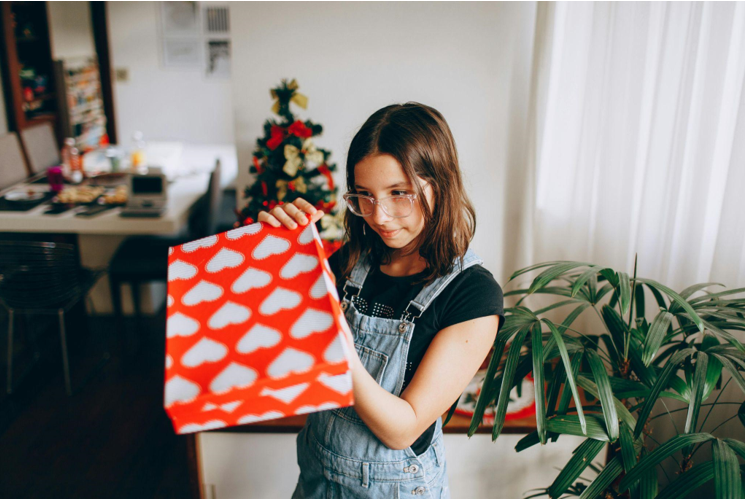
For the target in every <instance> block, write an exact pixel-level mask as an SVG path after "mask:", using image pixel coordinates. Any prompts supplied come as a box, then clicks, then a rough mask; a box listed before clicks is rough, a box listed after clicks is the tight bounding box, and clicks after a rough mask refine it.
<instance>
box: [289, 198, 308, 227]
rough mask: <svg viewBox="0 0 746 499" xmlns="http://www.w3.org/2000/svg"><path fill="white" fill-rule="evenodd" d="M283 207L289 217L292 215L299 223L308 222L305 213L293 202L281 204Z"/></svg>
mask: <svg viewBox="0 0 746 499" xmlns="http://www.w3.org/2000/svg"><path fill="white" fill-rule="evenodd" d="M283 207H284V208H285V212H286V213H288V214H289V215H290V216H291V217H293V218H294V219H295V220H296V221H297V222H298V223H299V224H301V225H306V224H308V217H307V216H306V214H305V213H303V212H302V211H301V210H300V209H299V208H298V206H296V205H295V204H293V203H291V204H287V205H283Z"/></svg>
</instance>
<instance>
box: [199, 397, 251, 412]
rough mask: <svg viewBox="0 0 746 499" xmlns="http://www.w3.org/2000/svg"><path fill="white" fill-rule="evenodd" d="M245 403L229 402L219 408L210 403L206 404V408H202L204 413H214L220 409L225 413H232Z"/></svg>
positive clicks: (239, 401)
mask: <svg viewBox="0 0 746 499" xmlns="http://www.w3.org/2000/svg"><path fill="white" fill-rule="evenodd" d="M242 403H243V402H242V401H241V400H235V401H233V402H227V403H225V404H220V405H219V406H217V405H215V404H213V403H212V402H208V403H206V404H205V406H204V407H203V408H202V412H206V411H214V410H215V409H220V410H222V411H223V412H228V413H231V412H233V411H235V410H236V408H237V407H238V406H239V405H241V404H242Z"/></svg>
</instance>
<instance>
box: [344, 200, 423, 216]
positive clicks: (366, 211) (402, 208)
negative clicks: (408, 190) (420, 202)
mask: <svg viewBox="0 0 746 499" xmlns="http://www.w3.org/2000/svg"><path fill="white" fill-rule="evenodd" d="M347 203H348V205H349V206H350V208H351V209H352V211H353V212H355V213H356V214H357V215H361V216H364V217H367V216H370V215H372V214H373V212H374V211H375V203H373V202H372V201H371V200H370V198H364V197H350V198H348V200H347ZM380 204H381V205H382V207H383V211H385V212H386V213H387V214H388V215H389V216H391V217H396V218H399V217H406V216H407V215H409V214H410V213H411V212H412V200H411V199H409V198H408V197H405V196H391V197H389V198H385V199H382V200H381V201H380Z"/></svg>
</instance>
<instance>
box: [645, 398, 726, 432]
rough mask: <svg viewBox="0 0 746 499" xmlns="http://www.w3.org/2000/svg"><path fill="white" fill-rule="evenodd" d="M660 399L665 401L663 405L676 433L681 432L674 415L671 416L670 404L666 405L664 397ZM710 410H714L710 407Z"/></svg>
mask: <svg viewBox="0 0 746 499" xmlns="http://www.w3.org/2000/svg"><path fill="white" fill-rule="evenodd" d="M660 401H661V402H662V403H663V407H664V408H665V409H666V414H668V417H669V418H671V424H672V425H673V429H674V430H676V435H679V434H681V432H680V431H679V427H678V426H676V421H674V420H673V416H671V413H670V412H669V410H668V406H667V405H666V401H665V400H663V399H660ZM710 410H712V409H710ZM648 421H649V420H648Z"/></svg>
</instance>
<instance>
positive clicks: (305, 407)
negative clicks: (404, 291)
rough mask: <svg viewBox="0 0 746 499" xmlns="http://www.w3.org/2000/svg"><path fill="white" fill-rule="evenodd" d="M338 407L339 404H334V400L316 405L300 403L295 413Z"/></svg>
mask: <svg viewBox="0 0 746 499" xmlns="http://www.w3.org/2000/svg"><path fill="white" fill-rule="evenodd" d="M338 407H339V404H336V403H334V402H326V403H324V404H319V405H316V406H314V405H302V406H300V407H298V408H297V409H296V410H295V414H308V413H309V412H321V411H328V410H329V409H336V408H338Z"/></svg>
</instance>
